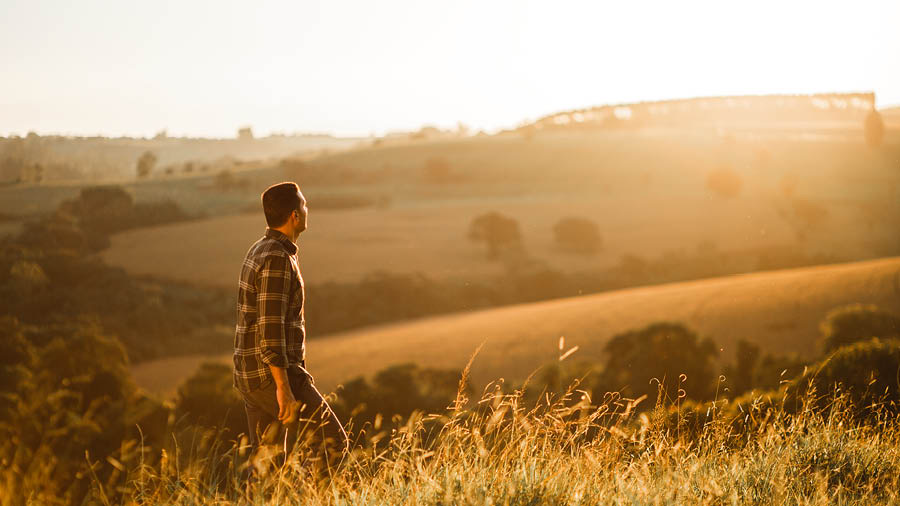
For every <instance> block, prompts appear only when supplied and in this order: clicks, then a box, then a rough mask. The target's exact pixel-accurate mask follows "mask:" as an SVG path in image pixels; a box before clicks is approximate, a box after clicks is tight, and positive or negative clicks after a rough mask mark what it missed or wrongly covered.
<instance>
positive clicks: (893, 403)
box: [787, 338, 900, 412]
mask: <svg viewBox="0 0 900 506" xmlns="http://www.w3.org/2000/svg"><path fill="white" fill-rule="evenodd" d="M898 371H900V341H898V340H897V339H888V340H882V339H878V338H874V339H871V340H869V341H864V342H856V343H854V344H852V345H849V346H842V347H841V348H839V349H838V350H837V351H835V352H834V353H832V354H831V355H830V356H828V358H826V359H824V360H823V361H821V362H819V363H818V364H815V365H813V366H811V367H809V368H807V370H806V371H805V372H804V374H802V375H800V376H799V377H798V378H797V379H795V380H794V381H793V382H792V383H791V385H790V387H789V388H788V391H787V393H788V399H789V400H792V401H795V402H798V401H799V399H801V398H802V397H804V396H805V395H807V394H808V393H810V392H815V395H816V396H818V397H819V398H820V399H821V400H820V402H818V404H819V405H820V407H821V405H824V403H826V402H827V401H828V399H829V398H830V397H832V391H833V389H834V388H835V387H839V388H840V389H841V391H843V392H846V393H847V394H849V400H850V402H851V403H852V404H853V406H854V407H855V410H856V411H857V412H860V411H862V410H864V409H866V408H868V407H870V406H872V405H873V403H882V402H883V403H884V405H885V406H886V407H888V409H890V410H892V411H895V412H896V410H897V409H898V408H900V382H898Z"/></svg>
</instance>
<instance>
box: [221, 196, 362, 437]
mask: <svg viewBox="0 0 900 506" xmlns="http://www.w3.org/2000/svg"><path fill="white" fill-rule="evenodd" d="M262 207H263V212H264V213H265V215H266V223H267V224H268V228H266V234H265V236H264V237H262V238H261V239H259V240H258V241H256V243H254V244H253V246H251V247H250V250H249V251H248V252H247V256H246V257H245V258H244V264H243V267H242V268H241V278H240V282H239V286H238V303H237V327H236V330H235V337H234V386H235V388H237V390H238V391H239V392H240V393H241V396H242V397H243V399H244V408H245V410H246V412H247V423H248V426H249V429H250V430H249V432H250V442H251V444H252V446H253V448H254V449H255V448H257V447H258V445H259V444H260V437H261V435H262V434H266V435H267V437H268V436H271V435H276V434H277V435H278V437H279V438H280V439H282V438H283V439H282V440H283V441H284V443H283V444H284V450H285V453H287V452H289V451H290V450H291V448H292V446H293V443H294V440H295V439H296V438H297V435H298V432H300V433H301V435H303V436H307V437H310V438H311V439H314V440H316V441H318V442H320V443H322V444H323V445H325V447H326V448H325V449H326V450H331V451H337V452H342V451H345V450H346V449H347V448H348V439H347V434H346V433H345V432H344V429H343V427H342V426H341V424H340V422H339V421H338V419H337V417H336V416H335V415H334V412H332V410H331V408H330V407H329V406H328V403H327V402H326V401H325V399H323V398H322V395H321V394H320V393H319V391H318V390H316V387H315V386H314V385H313V379H312V376H311V375H310V374H309V373H308V372H307V371H306V347H305V337H306V336H305V334H306V331H305V328H304V320H303V297H304V287H303V278H302V277H301V275H300V268H299V266H298V263H297V245H296V244H295V243H296V242H297V238H298V237H299V236H300V233H301V232H303V231H304V230H306V225H307V223H306V217H307V211H308V210H307V206H306V199H305V198H304V197H303V194H302V193H301V192H300V188H299V187H298V186H297V184H296V183H280V184H276V185H273V186H270V187H269V188H267V189H266V191H264V192H263V194H262ZM298 416H299V417H300V420H299V421H298V420H297V418H298ZM270 425H271V426H270ZM267 428H268V430H267Z"/></svg>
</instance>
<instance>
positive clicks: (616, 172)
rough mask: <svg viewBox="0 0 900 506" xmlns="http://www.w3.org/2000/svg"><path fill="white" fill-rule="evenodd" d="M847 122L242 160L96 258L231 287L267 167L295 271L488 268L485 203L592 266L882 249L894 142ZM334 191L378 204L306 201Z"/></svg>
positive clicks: (333, 276) (325, 276)
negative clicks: (300, 217) (804, 128)
mask: <svg viewBox="0 0 900 506" xmlns="http://www.w3.org/2000/svg"><path fill="white" fill-rule="evenodd" d="M858 135H859V133H858V132H853V131H843V130H842V131H839V132H838V133H834V132H831V133H829V134H828V135H825V134H821V135H819V136H816V135H811V134H810V135H808V136H801V135H799V134H792V135H788V134H782V135H776V134H773V133H771V132H769V133H766V134H765V135H764V134H763V133H759V132H755V133H754V132H750V133H738V134H733V135H732V134H729V135H727V136H724V137H723V136H722V135H720V134H718V133H715V132H699V133H682V132H643V133H629V134H626V133H621V132H612V133H571V134H544V135H539V136H536V137H534V138H531V139H522V138H519V137H517V136H499V137H490V138H472V139H465V140H457V141H445V142H434V143H426V144H411V145H403V146H393V147H383V148H365V149H358V150H354V151H349V152H344V153H339V154H336V155H332V156H329V157H324V158H319V159H316V160H313V161H309V162H307V163H304V164H302V165H299V166H298V167H297V168H294V169H291V168H290V167H288V168H272V169H265V170H259V171H255V172H249V173H247V174H246V176H245V177H246V178H247V180H248V184H247V187H246V189H245V190H244V191H243V192H236V193H235V192H232V193H226V194H221V195H220V194H217V193H215V192H209V191H207V192H205V193H204V192H202V191H200V190H196V189H195V190H189V189H187V188H183V187H182V188H181V190H180V191H179V192H176V193H173V195H175V196H176V200H179V201H180V200H184V201H186V202H190V204H189V205H190V208H191V209H192V210H193V209H203V208H204V204H203V203H204V202H206V203H207V205H208V207H209V208H210V209H214V212H212V213H210V216H211V217H210V219H207V220H204V221H200V222H194V223H183V224H178V225H171V226H164V227H158V228H154V229H142V230H135V231H131V232H126V233H124V234H121V235H119V236H116V237H114V238H113V245H112V247H111V248H110V249H109V250H108V251H106V252H104V253H103V258H104V260H105V261H106V262H108V263H110V264H113V265H117V266H121V267H124V268H125V269H126V270H128V271H129V272H134V273H140V274H156V275H162V276H167V277H175V278H178V279H183V280H188V281H192V282H198V283H204V284H215V285H221V286H231V284H232V283H233V280H234V278H235V276H236V268H237V267H236V266H237V265H239V263H240V260H241V258H242V256H243V254H244V253H245V252H246V249H247V247H248V246H249V244H250V243H252V241H253V240H255V239H256V238H257V237H259V236H260V235H261V233H262V230H263V228H264V226H265V224H264V221H263V218H262V215H261V212H259V211H255V212H253V211H252V210H253V209H254V208H258V205H259V204H258V195H259V193H258V192H259V190H261V189H262V188H265V186H266V185H267V184H270V183H271V182H274V181H279V180H282V179H295V180H298V181H299V182H300V183H301V185H302V186H303V189H304V191H305V193H306V194H307V197H308V198H309V201H310V202H309V205H310V209H311V211H310V212H311V215H310V229H309V231H308V232H307V233H305V234H304V235H303V236H302V238H301V263H302V269H303V271H304V273H305V276H306V279H307V280H308V281H310V282H311V283H317V282H323V281H328V280H343V281H348V280H354V279H359V278H360V277H362V276H364V275H366V274H368V273H371V272H373V271H377V270H382V271H395V272H421V273H423V274H425V275H428V276H430V277H434V278H446V277H455V278H460V277H462V278H464V279H475V278H479V277H482V276H484V275H485V274H488V273H493V272H498V271H500V270H501V269H502V266H501V265H498V263H497V262H488V261H487V260H486V258H485V255H484V247H483V246H482V245H477V244H474V243H472V242H470V241H468V240H467V238H466V232H467V229H468V226H469V224H470V222H471V220H472V219H473V218H474V217H475V216H477V215H479V214H481V213H484V212H488V211H499V212H502V213H504V214H507V215H509V216H510V217H512V218H514V219H516V220H517V221H518V223H519V227H520V229H521V231H522V237H523V244H524V248H525V251H526V253H527V255H528V256H529V257H531V258H532V259H534V260H537V261H541V262H544V263H546V264H547V265H550V266H552V267H554V268H557V269H561V270H566V271H585V270H592V269H597V268H602V267H606V266H609V265H612V264H615V263H616V262H618V261H620V259H621V258H622V256H623V255H625V254H629V253H630V254H634V255H639V256H641V257H644V258H659V257H662V256H665V255H670V256H671V255H676V256H678V255H680V256H682V257H690V256H692V255H693V254H694V253H695V252H696V251H698V250H700V249H706V250H709V249H712V250H715V251H720V252H729V251H759V252H763V251H765V250H767V249H772V248H790V249H791V250H792V251H794V252H795V253H796V254H797V255H810V256H814V255H826V256H829V257H830V258H832V259H833V260H834V261H845V260H846V261H849V260H861V259H868V258H876V257H880V256H890V255H895V254H898V253H900V243H898V238H897V234H896V230H897V229H898V228H900V168H898V167H897V166H896V162H895V158H896V156H897V153H896V151H897V148H895V147H891V148H890V149H888V148H885V149H884V150H882V151H881V152H873V151H871V150H868V149H867V148H866V147H865V146H864V145H862V144H860V142H859V139H858V138H857V136H858ZM429 160H442V161H443V163H445V164H446V167H447V168H448V170H449V171H450V172H449V174H448V175H446V180H444V181H441V182H434V181H431V182H429V180H428V179H427V177H426V176H425V175H423V174H425V173H424V172H423V171H424V167H426V166H427V165H428V163H429ZM715 171H720V172H721V171H725V172H726V173H728V174H730V175H731V176H733V178H734V179H736V180H737V181H738V183H737V186H736V188H724V189H721V188H719V189H717V187H716V185H715V184H714V183H710V177H711V176H710V174H711V173H713V172H715ZM157 184H162V183H157ZM172 184H174V183H172ZM173 188H178V187H177V186H175V187H173ZM158 191H160V192H162V187H160V189H159V190H158ZM191 195H194V196H193V197H192V196H191ZM335 196H343V197H345V198H362V199H370V200H371V201H372V202H378V203H379V204H378V205H371V206H368V207H364V208H356V209H344V210H334V209H329V208H328V207H329V206H321V207H326V208H325V209H322V208H321V207H319V208H317V202H328V201H330V200H333V199H334V198H335ZM229 209H231V210H232V212H230V213H229V212H228V210H229ZM248 210H251V211H250V214H235V212H236V211H243V212H244V213H246V212H248ZM223 214H224V215H223ZM567 216H581V217H585V218H588V219H591V220H593V221H595V222H596V223H597V225H598V227H599V231H600V235H601V237H602V240H603V247H602V250H601V251H600V252H599V254H597V255H596V256H592V257H587V258H585V257H578V256H577V255H570V254H565V253H563V252H561V251H560V250H559V248H558V247H557V245H556V244H555V243H554V238H553V232H552V227H553V225H554V224H555V223H556V222H557V221H558V220H559V219H561V218H564V217H567ZM175 245H177V247H176V246H175ZM754 267H755V266H753V265H749V266H747V269H746V270H753V268H754Z"/></svg>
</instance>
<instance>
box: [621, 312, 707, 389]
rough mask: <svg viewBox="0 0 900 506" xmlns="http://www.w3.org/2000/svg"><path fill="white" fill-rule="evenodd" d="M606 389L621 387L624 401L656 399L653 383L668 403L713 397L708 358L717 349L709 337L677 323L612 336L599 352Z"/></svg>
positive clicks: (656, 324)
mask: <svg viewBox="0 0 900 506" xmlns="http://www.w3.org/2000/svg"><path fill="white" fill-rule="evenodd" d="M603 351H604V353H605V355H606V366H605V368H604V376H605V378H606V384H608V385H610V386H612V387H613V388H621V389H622V393H623V395H625V396H626V397H634V398H637V397H640V396H642V395H647V396H648V397H649V398H650V399H656V394H657V386H656V385H655V382H652V383H651V381H652V379H653V378H656V379H657V380H658V381H659V382H660V383H661V384H662V386H663V393H664V394H665V395H666V397H667V398H668V400H670V401H671V400H674V399H676V398H678V397H679V390H680V389H683V390H684V392H683V393H684V395H687V396H690V397H692V398H694V399H697V400H703V399H708V398H711V397H712V396H713V395H714V393H715V378H716V375H715V373H714V371H713V366H712V359H713V358H714V357H715V356H716V355H717V354H718V349H717V348H716V346H715V344H714V343H713V342H712V340H710V339H709V338H705V339H700V338H699V337H698V336H697V334H695V333H694V332H693V331H691V330H690V329H688V328H687V327H685V326H684V325H681V324H678V323H667V322H663V323H655V324H652V325H649V326H647V327H645V328H643V329H640V330H631V331H628V332H624V333H621V334H617V335H616V336H614V337H613V338H612V339H610V341H609V342H608V343H607V344H606V346H605V347H604V349H603Z"/></svg>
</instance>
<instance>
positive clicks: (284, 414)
mask: <svg viewBox="0 0 900 506" xmlns="http://www.w3.org/2000/svg"><path fill="white" fill-rule="evenodd" d="M275 398H276V399H278V420H279V421H280V422H282V423H288V422H289V421H290V419H291V418H292V417H291V413H292V411H293V410H294V407H295V405H296V404H297V400H296V399H294V392H292V391H291V387H290V385H285V386H283V387H279V386H276V387H275Z"/></svg>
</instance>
